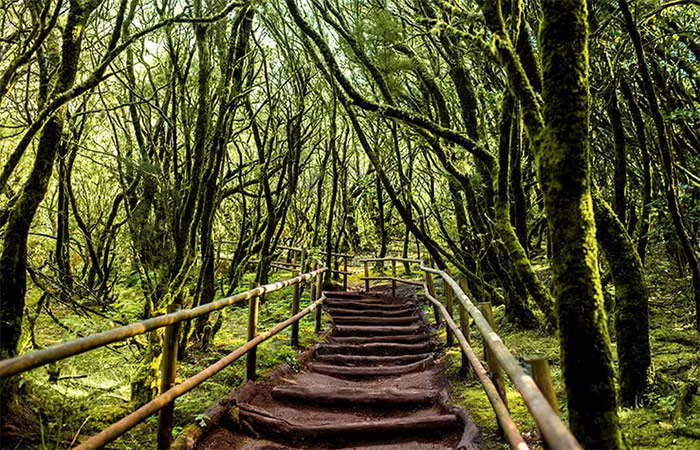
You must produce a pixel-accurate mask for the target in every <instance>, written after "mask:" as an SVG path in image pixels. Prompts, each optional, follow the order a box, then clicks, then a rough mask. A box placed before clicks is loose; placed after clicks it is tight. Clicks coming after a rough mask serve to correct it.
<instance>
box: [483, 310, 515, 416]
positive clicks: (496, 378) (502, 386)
mask: <svg viewBox="0 0 700 450" xmlns="http://www.w3.org/2000/svg"><path fill="white" fill-rule="evenodd" d="M479 306H480V307H481V314H482V315H483V316H484V318H485V319H486V321H487V322H488V323H489V325H491V329H493V331H494V332H495V331H496V320H495V319H494V317H493V309H492V308H491V303H490V302H486V303H479ZM485 340H486V336H484V353H485V354H486V363H487V364H488V366H489V372H491V379H492V380H493V384H494V385H495V386H496V390H498V395H500V396H501V400H503V403H504V404H505V405H506V407H507V406H508V398H507V396H506V381H505V379H504V378H503V369H502V368H501V365H500V364H499V363H498V359H496V355H495V354H494V353H493V352H492V351H491V348H490V347H489V346H488V345H487V344H486V342H485Z"/></svg>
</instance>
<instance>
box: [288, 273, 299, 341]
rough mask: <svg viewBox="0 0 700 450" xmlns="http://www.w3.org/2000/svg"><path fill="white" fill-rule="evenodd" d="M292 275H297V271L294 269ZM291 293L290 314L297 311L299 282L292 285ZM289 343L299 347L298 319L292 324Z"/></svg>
mask: <svg viewBox="0 0 700 450" xmlns="http://www.w3.org/2000/svg"><path fill="white" fill-rule="evenodd" d="M294 276H295V277H296V276H299V271H298V270H294ZM293 289H294V291H293V292H294V293H293V294H292V314H291V315H292V316H294V315H296V314H297V313H298V312H299V297H300V296H301V283H296V284H295V285H294V287H293ZM289 345H291V346H292V347H299V321H296V322H294V323H293V324H292V329H291V332H290V336H289Z"/></svg>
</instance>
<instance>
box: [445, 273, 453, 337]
mask: <svg viewBox="0 0 700 450" xmlns="http://www.w3.org/2000/svg"><path fill="white" fill-rule="evenodd" d="M445 273H447V275H451V273H450V269H445ZM444 286H445V307H446V308H447V312H448V313H449V314H450V318H452V319H454V308H453V307H452V288H451V287H450V285H449V284H448V283H447V282H445V283H444ZM445 329H446V331H447V337H446V340H447V346H448V347H452V345H454V336H453V335H452V330H450V327H445Z"/></svg>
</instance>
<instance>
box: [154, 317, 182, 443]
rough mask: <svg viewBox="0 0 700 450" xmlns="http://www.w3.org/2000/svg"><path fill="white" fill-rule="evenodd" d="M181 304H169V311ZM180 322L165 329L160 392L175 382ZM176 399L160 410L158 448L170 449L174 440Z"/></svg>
mask: <svg viewBox="0 0 700 450" xmlns="http://www.w3.org/2000/svg"><path fill="white" fill-rule="evenodd" d="M179 308H180V305H177V304H171V305H168V309H167V311H168V313H172V312H175V311H177V310H178V309H179ZM179 329H180V324H179V323H175V324H172V325H170V326H168V327H167V328H166V329H165V337H164V339H163V359H162V360H161V364H160V393H161V394H162V393H163V392H165V391H167V390H168V389H170V388H171V387H173V384H175V375H176V373H177V343H178V342H177V334H178V331H179ZM174 410H175V401H174V400H173V401H172V402H170V403H168V404H167V405H166V406H165V407H164V408H163V409H161V410H160V414H159V416H158V448H159V449H169V448H170V444H171V443H172V440H173V411H174Z"/></svg>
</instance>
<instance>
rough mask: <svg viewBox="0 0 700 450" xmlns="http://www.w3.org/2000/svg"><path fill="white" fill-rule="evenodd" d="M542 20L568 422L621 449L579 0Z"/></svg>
mask: <svg viewBox="0 0 700 450" xmlns="http://www.w3.org/2000/svg"><path fill="white" fill-rule="evenodd" d="M543 17H544V19H543V21H542V26H541V30H540V41H541V47H542V61H543V75H544V84H543V100H544V108H543V116H544V123H545V129H544V131H543V134H542V135H541V136H540V141H539V164H538V166H539V167H538V168H539V177H540V183H541V185H542V188H543V194H544V200H545V211H546V212H547V218H548V221H549V230H550V237H551V241H552V268H553V282H554V292H555V297H556V298H557V315H558V318H559V330H560V342H561V358H562V369H563V373H564V379H565V381H566V390H567V394H568V400H569V419H570V426H571V430H572V432H573V433H574V435H575V436H576V437H577V438H578V439H579V441H580V442H581V443H582V444H583V446H584V447H591V448H621V447H623V443H622V438H621V433H620V428H619V422H618V417H617V402H616V397H615V386H614V369H613V364H612V354H611V349H610V338H609V336H608V331H607V324H606V320H607V319H606V315H605V311H604V308H603V293H602V288H601V282H600V274H599V272H598V248H597V244H596V240H595V223H594V215H593V203H592V199H591V194H590V167H589V163H590V162H589V134H588V131H589V120H588V114H589V106H590V105H589V93H588V21H587V6H586V1H585V0H560V1H554V0H548V1H545V2H544V3H543Z"/></svg>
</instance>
